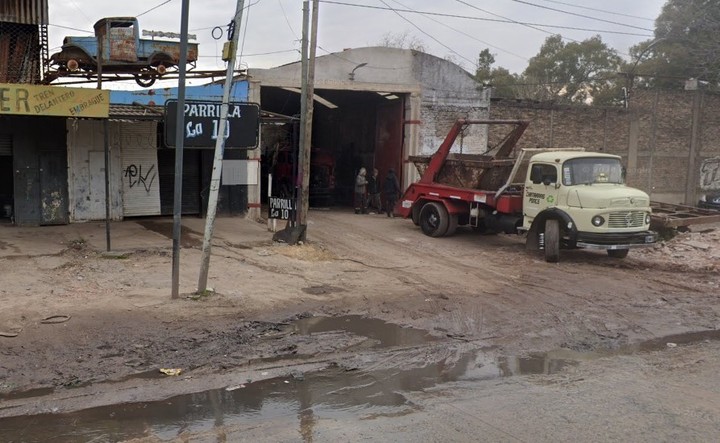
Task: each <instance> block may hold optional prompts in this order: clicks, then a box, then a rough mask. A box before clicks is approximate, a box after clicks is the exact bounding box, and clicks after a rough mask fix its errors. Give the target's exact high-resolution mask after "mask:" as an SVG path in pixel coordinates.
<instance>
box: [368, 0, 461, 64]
mask: <svg viewBox="0 0 720 443" xmlns="http://www.w3.org/2000/svg"><path fill="white" fill-rule="evenodd" d="M380 1H381V2H382V4H384V5H385V6H387V7H388V8H390V9H391V10H392V11H393V12H394V13H395V14H397V15H398V17H400V18H401V19H403V20H405V21H406V22H408V23H410V25H411V26H413V27H414V28H415V29H417V30H418V31H420V32H421V33H423V34H425V35H426V36H428V37H430V38H431V39H432V40H433V41H434V42H435V43H437V44H438V45H440V46H442V47H443V48H445V49H447V50H448V51H450V52H452V53H453V54H455V55H457V56H458V57H460V58H462V59H463V60H466V61H468V62H470V65H474V64H475V62H474V61H472V60H470V59H469V58H467V57H465V56H463V55H462V54H460V53H458V52H457V51H455V50H454V49H453V48H451V47H450V46H448V45H446V44H445V43H443V42H441V41H440V40H438V39H436V38H435V37H433V36H432V35H430V34H429V33H427V32H425V31H423V30H422V29H420V27H419V26H418V25H416V24H415V23H413V22H412V21H411V20H409V19H408V18H407V17H404V16H403V15H402V14H400V13H399V12H397V11H395V10H394V9H393V8H392V7H391V6H390V5H388V4H387V3H386V2H385V0H380Z"/></svg>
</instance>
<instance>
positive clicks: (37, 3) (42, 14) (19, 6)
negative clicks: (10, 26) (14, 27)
mask: <svg viewBox="0 0 720 443" xmlns="http://www.w3.org/2000/svg"><path fill="white" fill-rule="evenodd" d="M0 22H9V23H23V24H26V25H47V24H48V0H2V1H0Z"/></svg>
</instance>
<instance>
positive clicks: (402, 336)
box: [290, 315, 438, 348]
mask: <svg viewBox="0 0 720 443" xmlns="http://www.w3.org/2000/svg"><path fill="white" fill-rule="evenodd" d="M290 329H291V331H292V332H294V333H296V334H300V335H313V334H317V333H322V332H332V331H343V332H348V333H350V334H354V335H359V336H362V337H367V338H368V339H370V340H372V341H375V342H376V343H375V347H378V348H387V347H392V346H417V345H423V344H426V343H430V342H433V341H437V340H438V339H437V338H436V337H433V336H432V335H430V334H429V333H428V332H427V331H423V330H421V329H413V328H405V327H402V326H399V325H396V324H392V323H386V322H384V321H382V320H379V319H376V318H366V317H362V316H359V315H346V316H342V317H308V318H303V319H301V320H297V321H295V322H293V323H291V324H290Z"/></svg>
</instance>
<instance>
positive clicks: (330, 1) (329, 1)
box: [320, 0, 653, 42]
mask: <svg viewBox="0 0 720 443" xmlns="http://www.w3.org/2000/svg"><path fill="white" fill-rule="evenodd" d="M320 1H321V2H322V3H327V4H331V5H340V6H352V7H356V8H365V9H376V10H381V11H392V10H393V9H392V8H383V7H382V6H371V5H361V4H357V3H348V2H343V1H336V0H320ZM457 1H459V2H460V3H463V4H465V5H466V6H470V7H471V8H475V9H478V10H480V11H482V12H486V13H488V14H491V15H495V16H497V14H493V13H491V12H489V11H484V10H482V9H480V8H478V7H476V6H474V5H471V4H468V3H465V2H462V1H460V0H457ZM395 10H396V11H398V12H407V13H411V14H422V15H432V16H436V17H449V18H460V19H466V20H477V21H485V22H493V23H512V24H516V25H521V26H527V27H530V28H532V29H535V30H537V31H540V32H544V33H546V34H550V35H555V34H556V33H554V32H550V31H546V30H544V29H537V28H557V29H567V30H572V31H587V32H595V33H600V34H618V35H629V36H634V37H652V36H653V34H640V33H635V32H625V31H610V30H606V29H591V28H580V27H575V26H563V25H547V24H542V23H532V22H521V21H517V20H512V19H509V18H502V19H493V18H487V17H474V16H468V15H460V14H445V13H441V12H428V11H414V10H411V9H397V8H395ZM536 27H537V28H536ZM566 39H567V40H571V41H575V42H577V40H573V39H571V38H566Z"/></svg>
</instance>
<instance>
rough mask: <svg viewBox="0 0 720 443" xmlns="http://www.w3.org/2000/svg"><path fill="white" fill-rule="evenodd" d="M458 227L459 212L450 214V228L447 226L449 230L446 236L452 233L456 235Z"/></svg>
mask: <svg viewBox="0 0 720 443" xmlns="http://www.w3.org/2000/svg"><path fill="white" fill-rule="evenodd" d="M457 227H458V216H457V214H450V215H449V216H448V228H447V232H445V236H446V237H449V236H451V235H454V234H455V231H456V230H457Z"/></svg>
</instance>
